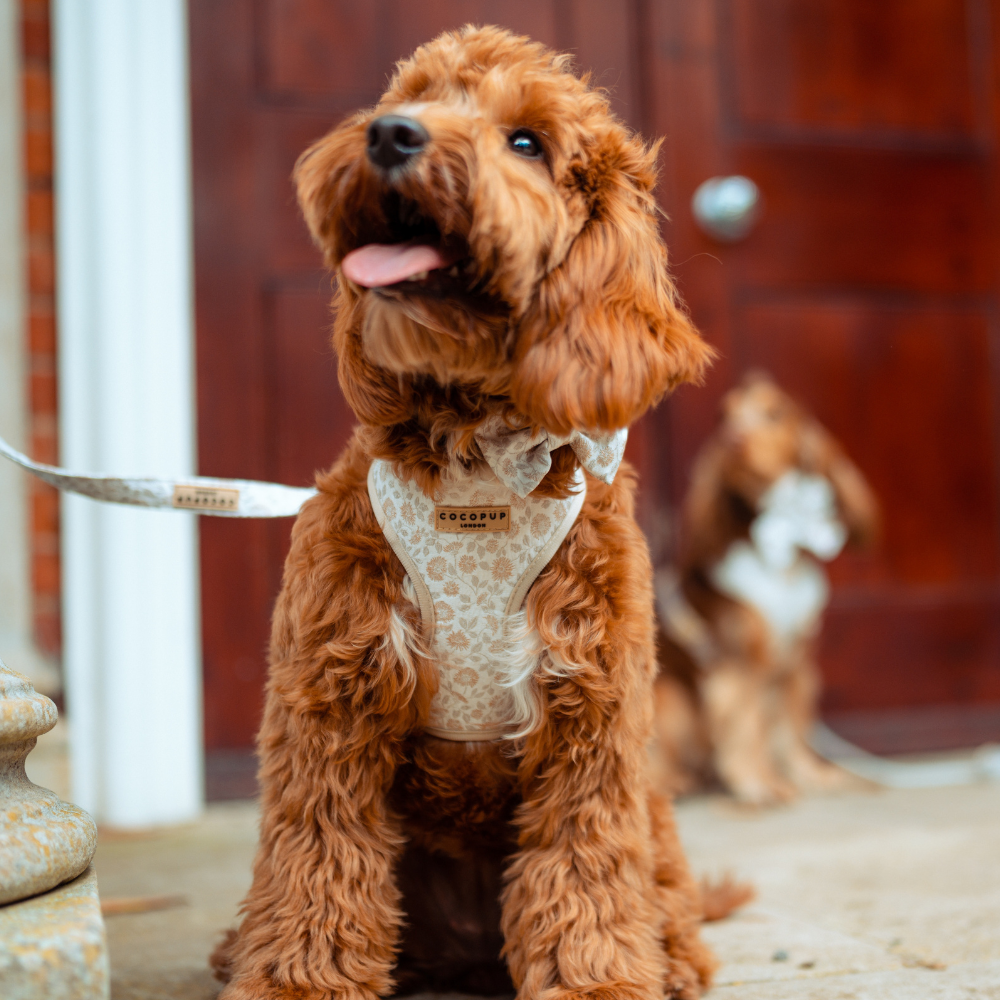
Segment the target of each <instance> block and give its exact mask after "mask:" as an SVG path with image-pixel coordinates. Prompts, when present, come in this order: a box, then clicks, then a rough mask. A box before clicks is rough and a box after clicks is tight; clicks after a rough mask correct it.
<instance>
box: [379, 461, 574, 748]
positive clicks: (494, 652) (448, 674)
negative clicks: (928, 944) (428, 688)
mask: <svg viewBox="0 0 1000 1000" xmlns="http://www.w3.org/2000/svg"><path fill="white" fill-rule="evenodd" d="M368 495H369V497H370V498H371V503H372V509H373V511H374V513H375V518H376V520H377V521H378V524H379V526H380V527H381V529H382V532H383V534H384V535H385V537H386V541H387V542H388V543H389V545H390V546H391V547H392V550H393V551H394V552H395V553H396V555H397V556H398V557H399V560H400V562H401V563H402V564H403V567H404V569H405V570H406V572H407V574H408V575H409V577H410V580H411V581H412V583H413V587H414V590H415V592H416V596H417V603H418V606H419V608H420V615H421V618H422V619H423V621H424V623H425V625H426V627H427V631H428V633H429V643H430V652H431V655H432V657H433V659H434V660H435V662H436V664H437V668H438V676H439V685H438V691H437V694H436V695H435V697H434V700H433V702H432V704H431V710H430V718H429V723H428V726H427V731H428V732H429V733H431V734H432V735H434V736H440V737H442V738H444V739H450V740H467V741H468V740H493V739H498V738H500V737H501V736H503V735H505V734H506V733H509V732H510V726H511V709H512V699H511V695H510V691H509V690H508V689H506V688H505V687H504V686H503V684H502V682H503V680H504V678H505V676H506V672H507V670H508V668H509V666H510V661H511V657H512V650H511V634H510V633H511V628H510V624H511V618H512V616H514V615H516V614H517V613H518V612H519V611H520V610H521V607H522V605H523V604H524V599H525V597H526V596H527V593H528V589H529V588H530V587H531V585H532V583H534V581H535V579H536V578H537V577H538V574H539V573H541V571H542V570H543V569H544V568H545V566H546V565H547V564H548V562H549V560H550V559H551V558H552V556H553V555H555V552H556V550H557V549H558V548H559V546H560V545H561V544H562V542H563V540H564V539H565V538H566V535H567V534H568V533H569V530H570V528H571V527H572V526H573V523H574V521H575V520H576V518H577V516H578V515H579V513H580V511H581V509H582V508H583V503H584V500H585V498H586V479H585V476H584V473H583V470H582V469H577V472H576V476H575V480H574V493H573V494H572V495H571V496H570V497H568V498H566V499H564V500H556V499H552V498H549V497H545V498H537V497H535V496H533V495H529V496H527V497H526V498H524V499H522V498H521V497H519V496H518V495H517V494H516V493H514V492H513V491H512V490H511V489H510V488H509V487H508V486H506V485H504V483H502V482H500V480H499V479H497V478H496V476H495V475H494V474H493V473H492V472H490V471H488V470H484V471H483V472H482V473H481V474H467V475H462V474H452V476H451V478H450V479H448V480H447V481H445V482H442V484H441V487H440V488H439V490H438V491H437V492H436V493H435V495H434V497H433V498H431V497H427V496H425V495H424V493H423V492H422V491H421V490H420V489H419V487H417V485H416V484H415V483H413V482H408V483H404V482H403V481H402V480H400V479H399V478H398V477H397V476H396V475H395V473H394V472H393V471H392V467H391V465H390V464H389V463H388V462H385V461H382V460H381V459H377V460H375V461H373V462H372V464H371V468H370V469H369V472H368Z"/></svg>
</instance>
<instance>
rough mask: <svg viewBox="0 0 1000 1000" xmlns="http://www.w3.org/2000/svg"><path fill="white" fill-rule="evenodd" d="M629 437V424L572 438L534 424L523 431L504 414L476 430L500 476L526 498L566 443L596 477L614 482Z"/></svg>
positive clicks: (479, 443)
mask: <svg viewBox="0 0 1000 1000" xmlns="http://www.w3.org/2000/svg"><path fill="white" fill-rule="evenodd" d="M627 439H628V428H627V427H623V428H622V429H621V430H618V431H612V432H611V433H610V434H584V433H583V432H582V431H573V433H572V434H570V435H569V436H568V437H557V436H556V435H555V434H550V433H549V432H548V431H545V430H542V431H539V432H538V433H537V434H532V432H531V428H530V427H525V428H522V429H520V430H517V429H514V428H511V427H508V426H507V424H506V422H505V421H504V419H503V418H502V417H492V418H490V419H489V420H487V421H485V422H484V423H483V424H482V425H481V426H480V427H479V429H478V430H477V431H476V443H477V444H478V445H479V448H480V450H481V451H482V453H483V457H484V458H485V459H486V462H487V464H488V465H489V467H490V468H491V469H492V470H493V471H494V473H496V477H497V479H499V480H500V482H502V483H503V484H504V486H507V487H508V488H509V489H511V490H513V491H514V492H515V493H516V494H517V495H518V496H519V497H521V498H522V499H524V497H526V496H527V495H528V494H529V493H530V492H531V491H532V490H533V489H534V488H535V487H536V486H537V485H538V484H539V483H540V482H541V481H542V480H543V479H544V478H545V474H546V473H547V472H548V471H549V469H550V468H551V467H552V455H551V453H552V452H553V451H555V450H556V448H561V447H562V446H563V445H565V444H568V445H569V446H570V447H571V448H572V449H573V452H574V454H575V455H576V457H577V459H579V461H580V464H581V465H582V466H583V467H584V468H585V469H586V470H587V471H588V472H589V473H590V474H591V475H592V476H594V477H595V478H596V479H600V480H601V481H602V482H605V483H608V484H610V483H612V482H613V481H614V478H615V473H616V472H617V471H618V466H619V465H621V461H622V456H623V455H624V454H625V442H626V440H627Z"/></svg>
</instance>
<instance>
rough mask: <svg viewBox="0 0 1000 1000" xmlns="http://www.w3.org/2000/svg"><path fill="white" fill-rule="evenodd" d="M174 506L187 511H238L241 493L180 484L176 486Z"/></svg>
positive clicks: (221, 488)
mask: <svg viewBox="0 0 1000 1000" xmlns="http://www.w3.org/2000/svg"><path fill="white" fill-rule="evenodd" d="M173 505H174V506H175V507H183V508H184V509H185V510H237V509H238V508H239V506H240V491H239V490H229V489H225V488H223V487H218V486H217V487H212V488H209V487H205V486H185V485H184V484H183V483H178V484H177V485H176V486H174V499H173Z"/></svg>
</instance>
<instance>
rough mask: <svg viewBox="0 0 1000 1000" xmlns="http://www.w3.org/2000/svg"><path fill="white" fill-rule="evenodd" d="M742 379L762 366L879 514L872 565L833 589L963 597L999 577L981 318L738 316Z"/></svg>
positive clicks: (820, 310)
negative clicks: (822, 430)
mask: <svg viewBox="0 0 1000 1000" xmlns="http://www.w3.org/2000/svg"><path fill="white" fill-rule="evenodd" d="M736 329H737V331H738V333H737V335H736V338H735V342H734V345H733V349H734V355H735V360H736V361H737V367H738V368H739V369H740V370H744V369H747V368H753V367H763V368H766V369H768V370H769V371H771V372H772V373H773V374H774V376H775V377H776V378H777V379H778V380H779V382H781V384H782V385H784V386H786V387H787V388H788V389H789V391H790V392H792V393H793V395H796V396H798V397H799V398H800V399H802V400H803V401H804V402H806V403H807V405H808V407H809V408H810V409H811V410H812V411H813V412H815V413H816V415H817V416H818V417H819V419H820V420H821V421H822V422H823V423H824V424H825V425H826V426H827V427H829V428H830V430H831V431H832V432H833V433H834V434H835V435H836V436H837V437H838V438H839V439H840V440H841V441H842V442H843V443H844V446H845V447H846V448H847V450H848V452H849V453H850V454H851V455H852V456H853V457H854V459H855V460H856V461H857V462H858V464H859V466H860V467H861V468H862V470H863V471H864V472H865V475H866V476H868V477H869V479H870V480H871V482H872V485H873V487H874V488H875V491H876V492H877V493H878V495H879V497H880V499H881V502H882V505H883V508H884V538H883V541H882V544H881V546H880V551H879V553H878V556H877V558H874V559H870V560H864V561H862V562H860V563H855V564H854V567H853V569H854V573H858V572H861V573H862V576H860V577H858V576H854V575H853V574H852V573H850V572H848V571H847V570H848V566H849V565H850V564H848V566H845V567H844V569H843V571H841V572H839V573H835V577H834V579H835V582H836V583H837V584H840V585H843V586H848V585H850V584H851V583H866V584H872V583H874V582H876V581H880V582H882V583H884V584H885V585H886V586H893V587H895V586H927V585H946V584H948V585H965V584H967V583H970V582H976V583H980V582H986V581H990V580H994V579H995V578H996V576H997V573H998V571H1000V554H998V553H1000V550H998V545H1000V540H998V538H997V531H996V511H997V495H996V480H995V471H994V470H995V456H996V445H997V443H996V440H995V434H994V427H995V414H994V412H993V405H992V385H991V370H990V369H991V346H990V322H989V316H988V314H987V313H986V312H985V311H984V309H983V308H976V307H974V306H962V305H950V306H949V305H945V304H939V303H933V302H926V301H916V302H914V301H911V302H908V303H901V302H893V301H891V300H889V301H887V300H886V299H884V298H883V299H881V300H880V299H878V298H874V299H872V298H864V297H858V296H850V297H848V296H844V297H843V298H840V299H834V300H829V299H827V300H824V299H811V300H810V299H805V300H804V299H802V298H791V297H785V298H782V299H769V300H767V301H763V302H762V301H750V302H747V303H745V304H743V305H742V306H741V307H740V308H738V310H737V323H736Z"/></svg>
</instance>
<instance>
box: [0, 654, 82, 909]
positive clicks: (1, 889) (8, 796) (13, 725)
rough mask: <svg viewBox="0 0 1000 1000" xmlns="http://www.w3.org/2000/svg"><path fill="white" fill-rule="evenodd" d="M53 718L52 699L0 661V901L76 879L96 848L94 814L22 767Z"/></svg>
mask: <svg viewBox="0 0 1000 1000" xmlns="http://www.w3.org/2000/svg"><path fill="white" fill-rule="evenodd" d="M56 718H57V712H56V706H55V705H54V704H53V703H52V701H50V700H49V699H48V698H46V697H45V695H41V694H38V693H36V691H35V689H34V688H33V687H32V686H31V682H30V681H29V680H28V679H27V678H26V677H24V676H22V675H21V674H19V673H17V672H16V671H13V670H10V669H8V668H7V667H5V666H4V664H3V662H2V661H0V905H2V904H4V903H12V902H14V901H15V900H18V899H25V898H27V897H28V896H36V895H38V893H42V892H46V891H47V890H49V889H52V888H54V887H55V886H57V885H61V884H62V883H63V882H68V881H69V880H70V879H74V878H76V877H77V876H78V875H79V874H81V872H83V871H84V869H85V868H86V867H87V865H89V864H90V859H91V858H92V857H93V856H94V851H95V849H96V848H97V826H96V824H95V823H94V821H93V819H91V817H90V816H89V815H88V814H87V813H85V812H84V811H83V810H82V809H78V808H77V807H76V806H74V805H70V804H69V803H68V802H63V801H62V800H61V799H60V798H59V797H58V796H57V795H56V794H55V793H54V792H50V791H49V790H48V789H47V788H40V787H39V786H38V785H36V784H34V783H32V782H31V781H30V780H29V779H28V776H27V774H25V772H24V759H25V757H27V756H28V754H29V753H30V752H31V751H32V750H33V749H34V747H35V743H37V742H38V737H39V736H41V735H42V733H47V732H48V731H49V730H50V729H51V728H52V727H53V726H54V725H55V724H56Z"/></svg>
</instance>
